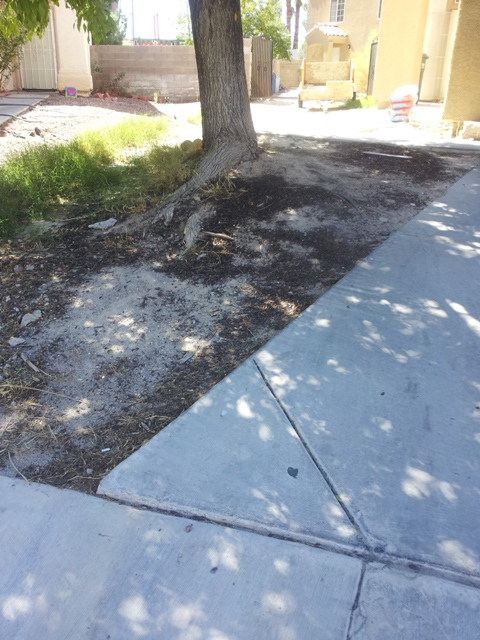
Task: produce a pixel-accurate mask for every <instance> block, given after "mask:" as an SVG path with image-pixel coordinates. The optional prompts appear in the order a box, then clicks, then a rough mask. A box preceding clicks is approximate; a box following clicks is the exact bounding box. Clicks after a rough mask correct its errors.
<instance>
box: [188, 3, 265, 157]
mask: <svg viewBox="0 0 480 640" xmlns="http://www.w3.org/2000/svg"><path fill="white" fill-rule="evenodd" d="M189 4H190V13H191V16H192V31H193V41H194V44H195V57H196V60H197V69H198V82H199V88H200V103H201V107H202V128H203V150H204V152H206V153H207V154H208V155H211V152H215V151H216V150H220V149H221V150H222V154H221V155H222V157H223V160H222V162H224V161H225V155H226V156H228V155H229V153H228V147H231V154H232V155H233V157H234V158H235V157H237V158H238V160H237V162H238V161H239V160H242V159H251V158H254V157H255V156H256V153H257V138H256V135H255V130H254V128H253V122H252V115H251V112H250V101H249V96H248V89H247V79H246V75H245V60H244V54H243V34H242V20H241V13H240V0H189ZM219 160H220V158H219Z"/></svg>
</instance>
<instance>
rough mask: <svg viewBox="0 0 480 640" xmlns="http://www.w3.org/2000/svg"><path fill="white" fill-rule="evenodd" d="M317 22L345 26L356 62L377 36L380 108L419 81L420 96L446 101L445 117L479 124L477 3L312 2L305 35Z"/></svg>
mask: <svg viewBox="0 0 480 640" xmlns="http://www.w3.org/2000/svg"><path fill="white" fill-rule="evenodd" d="M317 23H323V24H332V25H336V26H338V27H339V28H341V29H342V31H344V32H345V33H346V34H347V36H348V47H349V52H350V56H351V57H352V58H353V59H354V60H355V55H356V54H357V55H358V54H359V53H360V52H362V51H368V49H369V48H370V46H371V45H372V44H373V39H374V37H375V36H377V37H378V45H377V46H376V45H375V44H374V46H373V53H374V56H375V54H376V59H375V60H374V59H373V58H371V59H370V61H371V64H370V69H369V72H370V80H371V83H370V87H371V91H370V93H371V94H372V95H373V97H374V98H375V99H376V100H378V102H379V105H380V106H387V105H388V98H389V96H390V95H391V93H392V92H393V90H394V89H395V88H396V87H399V86H401V85H405V84H415V85H418V84H419V83H420V79H421V93H420V98H421V99H422V100H438V101H444V103H445V109H444V117H445V118H446V119H449V120H454V121H461V122H463V121H467V120H480V75H479V72H478V69H479V68H480V37H479V35H478V34H479V33H480V2H479V0H309V1H308V13H307V31H308V30H310V29H312V28H313V27H314V25H316V24H317ZM422 54H426V56H428V58H426V59H425V58H423V60H422ZM369 58H370V56H369ZM422 62H424V63H425V64H424V70H423V73H422ZM421 76H422V77H421Z"/></svg>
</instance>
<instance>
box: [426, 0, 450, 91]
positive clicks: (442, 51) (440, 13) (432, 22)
mask: <svg viewBox="0 0 480 640" xmlns="http://www.w3.org/2000/svg"><path fill="white" fill-rule="evenodd" d="M446 8H447V0H430V3H429V8H428V16H427V25H426V29H425V39H424V42H423V52H424V53H426V54H427V55H428V60H427V63H426V67H425V73H424V75H423V82H422V91H421V93H420V98H421V99H422V100H441V99H442V98H444V97H445V95H444V88H445V87H444V83H443V78H444V72H445V65H446V63H447V62H448V64H450V60H449V59H448V58H447V43H448V39H449V33H450V25H451V22H452V20H451V18H452V13H455V15H456V12H453V11H446Z"/></svg>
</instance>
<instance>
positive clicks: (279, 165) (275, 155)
mask: <svg viewBox="0 0 480 640" xmlns="http://www.w3.org/2000/svg"><path fill="white" fill-rule="evenodd" d="M378 153H382V154H392V155H394V156H401V157H389V156H384V155H377V154H378ZM475 164H477V158H476V157H475V156H473V155H470V156H469V155H468V154H466V153H465V154H464V153H453V152H452V153H450V154H449V153H448V152H436V153H435V154H432V153H429V152H427V151H422V150H418V149H403V148H401V147H398V146H395V147H390V146H388V145H377V144H374V143H371V144H357V143H355V144H352V143H349V142H332V141H329V142H325V141H321V140H312V139H307V138H293V137H288V136H283V137H278V136H277V137H274V136H270V137H268V136H264V137H263V138H262V153H261V156H260V158H259V160H258V161H256V162H254V163H248V164H245V165H243V166H242V167H241V168H240V169H239V170H237V171H235V172H233V173H232V175H231V176H229V177H228V178H225V179H224V180H223V181H221V182H220V183H219V184H217V185H214V186H211V187H210V188H207V189H204V190H203V191H202V192H200V193H198V194H196V195H195V196H193V197H192V198H190V199H189V200H188V201H186V202H184V203H182V205H181V206H179V207H178V208H177V213H176V215H175V217H174V219H173V221H172V222H171V223H170V225H169V226H164V225H163V224H159V225H156V226H155V227H154V228H151V229H150V230H149V232H148V233H147V234H144V233H142V234H141V235H140V234H139V235H120V236H119V235H115V234H114V233H108V234H104V233H103V232H94V231H92V230H90V229H88V228H87V227H86V222H85V220H83V219H82V218H81V216H80V218H79V219H76V220H73V221H70V222H68V223H65V224H64V225H63V226H62V227H60V228H56V229H55V230H54V232H53V233H52V232H51V233H49V234H48V235H45V236H40V237H39V239H37V240H36V241H34V242H32V241H26V240H24V241H16V242H13V243H11V244H9V245H7V246H4V247H3V248H2V255H1V265H2V289H1V309H0V314H1V315H0V325H1V333H2V341H1V347H0V358H1V360H0V367H1V368H0V376H1V380H0V394H1V398H2V409H1V410H0V431H1V441H0V473H2V474H4V475H12V476H13V475H17V474H20V475H22V476H23V477H25V478H27V479H29V480H36V481H40V482H47V483H51V484H55V485H57V486H63V487H70V488H75V489H77V490H82V491H87V492H92V491H94V490H95V489H96V486H97V485H98V482H99V480H100V479H101V478H102V477H103V476H104V475H105V474H106V473H107V472H108V471H109V470H110V469H111V468H113V467H114V466H115V465H117V464H118V463H119V462H120V461H121V460H122V459H124V458H125V457H126V456H128V455H129V454H130V453H132V452H133V451H134V450H135V449H136V448H138V447H139V446H141V445H142V444H143V443H144V442H145V441H146V440H148V439H149V438H150V437H152V435H154V434H155V433H156V432H158V431H159V430H160V429H162V428H163V427H165V426H166V425H167V424H168V423H169V422H170V421H171V420H173V419H174V418H175V417H177V416H178V415H179V414H180V413H181V412H182V411H184V410H185V409H186V408H187V407H189V406H190V405H191V404H192V403H193V402H194V401H195V400H196V399H197V398H198V397H200V396H201V395H202V394H204V393H205V391H206V390H207V389H209V388H210V387H211V386H212V385H213V384H215V383H216V382H218V381H219V380H220V379H222V378H223V377H224V376H225V375H226V374H227V373H228V372H230V371H231V370H232V369H233V368H234V367H236V366H237V365H238V364H239V363H241V362H242V361H243V360H244V359H245V358H246V357H247V356H248V355H249V354H251V353H252V352H253V351H254V350H256V349H257V348H258V347H259V346H260V345H262V344H264V343H265V342H266V340H268V339H269V338H270V337H271V336H273V335H275V333H276V332H278V331H279V330H280V329H281V328H283V327H284V326H285V325H286V324H287V323H288V322H289V321H291V320H292V319H293V318H294V317H296V316H297V315H298V314H299V313H300V312H301V311H302V310H303V309H305V308H306V307H307V306H308V305H309V304H311V303H312V302H313V301H314V300H315V299H316V298H317V297H318V296H319V295H321V294H322V293H323V292H324V291H326V290H327V289H328V288H329V287H330V286H332V284H334V283H335V282H336V281H337V280H338V279H340V278H341V277H342V276H343V275H344V274H345V273H346V272H347V271H349V270H350V269H351V268H352V267H353V266H354V265H355V264H356V263H357V262H358V260H360V259H361V258H363V257H365V256H366V255H367V254H368V253H369V252H370V251H371V250H372V249H373V248H374V247H376V246H378V245H379V244H380V243H381V242H382V241H383V240H384V239H385V238H387V237H388V236H389V235H390V233H392V232H393V231H394V230H396V229H398V228H399V227H400V226H401V225H402V224H404V223H405V222H406V221H407V220H409V219H411V218H412V217H413V216H414V215H415V214H416V213H417V212H418V211H420V210H421V209H422V208H423V207H424V206H425V205H426V204H427V203H428V202H431V201H432V200H434V199H435V198H436V197H437V196H439V195H440V194H442V193H443V192H444V191H445V190H446V189H447V188H448V186H449V185H450V184H452V183H453V182H454V181H455V180H457V179H458V178H459V177H460V176H461V175H462V174H464V173H465V172H467V171H468V170H469V169H470V168H471V167H472V166H474V165H475ZM194 214H195V215H197V217H198V220H199V227H200V228H201V229H202V232H201V233H200V235H199V238H200V239H199V241H198V242H197V243H196V244H195V246H194V247H193V248H192V249H190V250H189V251H185V247H184V243H183V228H184V225H185V222H186V221H187V220H188V219H189V218H190V217H191V216H192V215H194ZM105 217H109V216H108V215H106V216H105ZM89 222H90V221H89ZM35 311H37V312H41V317H40V318H38V319H37V320H35V321H34V322H32V323H30V324H28V325H27V326H24V327H22V326H21V321H22V318H24V315H25V314H27V313H33V312H35ZM37 315H38V313H37ZM12 337H14V338H20V339H22V340H23V342H21V343H20V344H18V345H16V346H11V345H10V344H9V340H10V339H11V338H12Z"/></svg>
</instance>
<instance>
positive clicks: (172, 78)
mask: <svg viewBox="0 0 480 640" xmlns="http://www.w3.org/2000/svg"><path fill="white" fill-rule="evenodd" d="M244 53H245V68H246V74H247V84H248V87H249V91H250V75H251V65H252V62H251V40H245V41H244ZM90 60H91V64H92V76H93V87H94V89H107V88H108V87H111V86H112V83H114V81H115V78H119V75H120V74H125V75H124V76H123V77H122V78H121V79H119V85H120V86H121V88H122V89H123V90H125V91H126V92H128V93H131V94H134V95H139V96H146V97H148V98H150V99H152V98H153V95H154V94H155V93H157V94H158V99H159V101H165V100H168V101H169V102H195V101H197V100H199V90H198V74H197V64H196V62H195V50H194V47H193V46H155V45H148V46H146V45H145V46H143V45H140V46H119V45H97V46H93V45H92V46H91V47H90Z"/></svg>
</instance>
